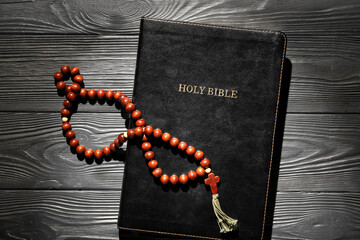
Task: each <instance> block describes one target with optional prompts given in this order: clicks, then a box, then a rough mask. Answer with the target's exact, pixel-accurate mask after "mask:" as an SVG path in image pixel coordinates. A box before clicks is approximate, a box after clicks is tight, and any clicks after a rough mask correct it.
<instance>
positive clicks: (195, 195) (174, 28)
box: [118, 18, 286, 240]
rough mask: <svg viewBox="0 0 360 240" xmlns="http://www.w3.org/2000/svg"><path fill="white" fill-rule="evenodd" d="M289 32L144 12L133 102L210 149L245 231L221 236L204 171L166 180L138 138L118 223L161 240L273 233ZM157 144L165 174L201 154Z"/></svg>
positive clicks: (225, 200)
mask: <svg viewBox="0 0 360 240" xmlns="http://www.w3.org/2000/svg"><path fill="white" fill-rule="evenodd" d="M285 46H286V38H285V35H284V34H283V33H281V32H273V31H263V30H249V29H239V28H233V27H225V26H213V25H206V24H196V23H187V22H174V21H168V20H160V19H149V18H143V19H142V20H141V28H140V37H139V47H138V56H137V66H136V74H135V85H134V94H133V101H134V103H135V105H136V108H137V109H139V110H140V111H141V112H142V115H143V118H144V119H145V120H146V124H147V125H151V126H153V127H154V128H160V129H162V130H163V132H169V133H170V134H171V136H172V137H177V138H178V139H179V140H180V141H185V142H187V144H188V145H192V146H195V147H196V149H199V150H202V151H203V152H204V153H205V156H206V157H207V158H209V159H210V161H211V169H212V171H213V172H214V173H215V174H216V175H217V176H219V177H220V183H219V184H218V191H219V192H218V193H219V199H220V203H221V208H222V210H223V211H224V212H225V213H226V214H227V215H229V216H230V217H232V218H235V219H238V224H237V225H238V229H237V230H236V231H235V232H233V233H231V234H221V233H220V231H219V227H218V223H217V221H216V217H215V214H214V210H213V206H212V202H211V195H212V194H211V191H210V188H209V187H208V186H207V185H205V184H204V178H197V179H196V180H195V181H189V183H188V184H186V185H181V184H177V185H176V186H171V185H170V184H168V185H165V186H164V185H162V184H161V183H160V181H159V179H157V178H154V177H153V176H152V174H151V170H149V168H148V166H147V161H146V160H145V158H144V153H143V151H142V150H141V148H140V146H139V144H136V142H133V143H131V142H130V143H129V144H128V148H127V158H126V163H125V173H124V181H123V188H122V196H121V204H120V213H119V221H118V228H119V229H120V230H121V231H120V234H121V236H128V235H129V236H130V235H132V234H135V236H136V238H140V236H144V235H145V238H150V236H153V237H154V238H155V239H158V238H159V237H166V238H170V237H172V238H176V239H183V238H200V239H201V238H203V239H224V238H231V239H256V240H260V239H263V237H264V228H265V226H264V224H265V222H266V219H267V216H266V214H267V210H266V208H267V204H268V195H269V181H270V173H271V166H272V161H273V152H274V142H275V140H276V137H277V136H276V134H275V132H276V131H275V129H276V121H277V115H278V105H279V97H280V88H281V76H282V71H283V63H284V56H285ZM154 145H155V146H154V147H153V151H154V152H155V156H156V160H157V161H158V162H159V166H160V167H161V168H162V169H163V171H164V173H167V174H168V175H169V176H170V175H171V174H173V173H175V174H177V175H180V174H181V173H185V174H186V173H188V172H189V170H195V169H196V168H197V166H198V162H197V161H195V160H194V159H192V158H191V157H186V154H183V153H181V152H179V151H177V150H174V149H173V148H172V147H170V146H169V145H168V144H161V143H160V142H156V143H155V144H154Z"/></svg>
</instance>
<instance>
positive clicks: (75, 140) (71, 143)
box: [69, 138, 79, 148]
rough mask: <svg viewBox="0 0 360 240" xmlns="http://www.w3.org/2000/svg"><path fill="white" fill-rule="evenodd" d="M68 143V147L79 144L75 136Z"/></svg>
mask: <svg viewBox="0 0 360 240" xmlns="http://www.w3.org/2000/svg"><path fill="white" fill-rule="evenodd" d="M69 145H70V147H73V148H74V147H77V145H79V140H77V139H76V138H73V139H71V140H70V141H69Z"/></svg>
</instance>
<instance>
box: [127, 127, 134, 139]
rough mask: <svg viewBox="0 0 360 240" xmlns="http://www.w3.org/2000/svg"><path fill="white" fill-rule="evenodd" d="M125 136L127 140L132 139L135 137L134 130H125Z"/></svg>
mask: <svg viewBox="0 0 360 240" xmlns="http://www.w3.org/2000/svg"><path fill="white" fill-rule="evenodd" d="M127 135H128V138H129V139H133V138H134V137H135V130H134V129H129V130H127Z"/></svg>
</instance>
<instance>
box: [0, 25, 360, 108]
mask: <svg viewBox="0 0 360 240" xmlns="http://www.w3.org/2000/svg"><path fill="white" fill-rule="evenodd" d="M0 26H1V25H0ZM358 34H359V36H360V31H359V33H358ZM291 41H292V40H289V45H291V44H294V43H292V42H291ZM354 43H355V42H354ZM341 44H343V43H341ZM325 45H326V44H325ZM336 46H337V45H336ZM327 47H328V48H329V50H331V49H330V48H331V46H327ZM348 48H350V49H351V51H349V50H348ZM288 49H289V51H288V58H289V59H290V61H291V62H292V79H291V84H290V94H289V103H288V112H289V113H291V112H293V113H294V112H295V113H299V112H325V113H327V112H332V113H334V112H338V113H339V112H340V113H347V112H348V113H359V112H360V108H359V104H360V91H359V89H360V81H359V69H360V58H359V57H358V55H359V54H358V53H359V52H360V45H359V44H351V45H349V46H343V47H340V49H339V50H337V51H338V53H337V54H335V55H336V56H329V53H328V52H326V51H323V50H321V52H317V51H320V50H316V49H314V46H313V45H311V46H310V45H308V46H306V47H305V48H301V47H299V48H298V49H293V50H291V47H289V48H288ZM309 49H310V50H309ZM308 50H309V51H310V52H308V53H306V51H308ZM136 51H137V38H136V37H132V36H81V35H79V36H49V35H45V36H38V35H30V36H28V35H26V36H21V35H20V36H0V77H1V81H0V110H2V111H53V110H54V109H57V108H58V107H59V106H60V105H61V103H62V100H63V98H60V97H59V96H58V94H57V93H56V89H55V86H54V80H53V77H52V75H53V73H54V72H55V71H59V69H60V66H62V65H63V64H69V65H70V66H75V65H76V66H78V67H80V69H81V71H82V73H83V75H84V77H85V84H86V87H87V88H95V89H99V88H104V89H114V90H115V89H116V90H121V91H123V92H124V93H126V94H127V95H129V96H131V95H132V87H133V81H134V73H135V65H136ZM331 51H332V50H331ZM304 54H305V55H304ZM311 54H313V55H311ZM310 55H311V56H310ZM344 57H345V58H347V59H346V60H344ZM20 100H21V101H20ZM44 102H46V104H44ZM84 108H85V109H86V108H87V106H86V105H85V106H84ZM91 111H103V108H102V107H96V106H95V108H94V107H93V108H92V109H91Z"/></svg>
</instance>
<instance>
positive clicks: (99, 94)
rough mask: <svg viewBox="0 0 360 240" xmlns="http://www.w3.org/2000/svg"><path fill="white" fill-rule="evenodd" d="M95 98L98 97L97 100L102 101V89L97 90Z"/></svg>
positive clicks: (103, 92)
mask: <svg viewBox="0 0 360 240" xmlns="http://www.w3.org/2000/svg"><path fill="white" fill-rule="evenodd" d="M96 96H97V97H98V99H103V98H104V96H105V91H104V90H102V89H99V90H97V91H96Z"/></svg>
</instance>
